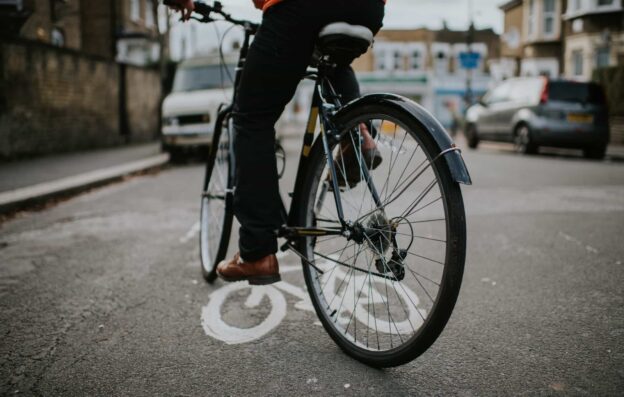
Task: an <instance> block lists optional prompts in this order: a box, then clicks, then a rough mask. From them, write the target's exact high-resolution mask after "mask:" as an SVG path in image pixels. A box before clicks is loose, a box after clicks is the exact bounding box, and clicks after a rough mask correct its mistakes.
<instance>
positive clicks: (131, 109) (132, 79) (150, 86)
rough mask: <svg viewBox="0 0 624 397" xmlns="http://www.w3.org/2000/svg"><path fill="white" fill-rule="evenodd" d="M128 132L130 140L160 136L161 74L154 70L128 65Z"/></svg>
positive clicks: (147, 139) (138, 140)
mask: <svg viewBox="0 0 624 397" xmlns="http://www.w3.org/2000/svg"><path fill="white" fill-rule="evenodd" d="M125 68H126V73H125V75H126V76H125V77H126V109H127V122H128V125H127V128H128V130H127V134H128V137H129V139H130V141H133V142H145V141H149V140H152V139H155V138H157V137H158V117H159V113H158V108H159V107H160V75H159V74H158V73H157V72H156V71H153V70H149V71H146V69H142V68H138V67H134V66H126V67H125Z"/></svg>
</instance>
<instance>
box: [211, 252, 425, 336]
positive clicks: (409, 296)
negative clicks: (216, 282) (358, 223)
mask: <svg viewBox="0 0 624 397" xmlns="http://www.w3.org/2000/svg"><path fill="white" fill-rule="evenodd" d="M318 264H319V266H321V267H323V265H328V266H331V265H330V264H329V263H318ZM301 270H302V269H301V265H287V266H282V267H281V268H280V272H281V273H282V274H285V273H290V272H295V271H301ZM331 274H332V276H330V277H329V279H326V280H324V283H327V282H331V283H332V284H333V283H335V282H336V280H338V279H343V278H344V277H346V273H343V272H340V271H335V272H334V271H333V272H331ZM353 279H354V280H355V283H356V285H359V286H361V285H363V284H364V283H365V281H366V278H365V277H364V276H356V277H353ZM358 289H361V287H359V288H358ZM241 290H250V292H249V295H248V296H247V298H246V299H245V302H244V307H246V308H250V309H253V308H257V307H258V306H259V305H260V303H261V302H262V300H263V298H264V297H265V296H266V297H267V298H268V299H269V302H270V306H271V311H270V312H269V314H268V315H267V316H266V318H265V319H264V320H263V321H262V322H260V324H257V325H255V326H253V327H250V328H239V327H236V326H233V325H230V324H228V323H227V322H226V321H224V319H223V317H222V316H221V311H222V307H223V306H224V304H225V303H226V302H227V301H228V298H229V297H230V296H234V295H236V294H235V293H236V292H237V291H241ZM330 290H331V289H330ZM282 292H285V293H287V294H289V295H292V296H294V297H295V298H297V299H298V301H297V303H295V305H294V306H295V308H296V309H298V310H305V311H310V312H314V307H313V306H312V302H311V300H310V296H309V295H308V293H307V292H306V291H305V290H304V289H303V288H301V287H298V286H296V285H293V284H290V283H288V282H286V281H280V282H278V283H276V284H273V285H268V286H251V285H249V284H248V283H247V282H238V283H231V284H226V285H225V286H223V287H221V288H219V289H217V290H216V291H214V292H213V293H212V294H210V297H209V299H210V300H209V302H208V304H207V305H206V306H204V307H203V308H202V313H201V324H202V327H203V328H204V332H205V333H206V335H208V336H211V337H213V338H215V339H218V340H220V341H222V342H225V343H227V344H240V343H248V342H251V341H254V340H257V339H259V338H261V337H263V336H264V335H266V334H268V333H269V332H271V331H272V330H273V329H274V328H276V327H277V326H278V325H279V324H280V323H281V322H282V320H283V319H284V318H285V317H286V309H287V304H286V299H285V298H284V295H283V293H282ZM365 293H366V292H365ZM396 293H397V296H398V295H401V300H403V301H404V302H408V301H410V302H411V303H412V304H413V305H416V306H417V305H418V303H419V299H418V296H417V295H416V294H415V293H414V292H413V291H412V290H411V289H409V288H408V287H407V286H405V287H402V288H401V289H399V290H397V291H396ZM230 294H233V295H230ZM366 294H367V295H368V294H369V295H368V296H370V301H371V302H372V303H384V302H385V301H384V299H383V297H382V296H381V294H380V293H379V292H378V291H377V290H375V289H373V290H372V291H370V292H368V293H366ZM348 295H349V298H348V299H346V301H348V302H347V303H346V306H345V307H344V309H343V311H341V313H338V315H337V317H336V318H337V319H338V320H340V321H338V320H337V321H338V322H339V323H344V322H346V321H347V319H349V318H350V317H351V316H349V315H348V314H349V313H350V312H351V310H350V309H348V308H349V307H355V306H356V305H357V300H352V299H355V298H354V297H351V296H350V294H348ZM345 297H346V296H345ZM343 300H345V299H344V298H343ZM349 302H350V303H349ZM360 305H364V303H363V302H362V303H360ZM416 306H415V307H412V308H409V310H407V313H406V315H407V317H406V319H405V320H404V321H399V322H398V323H394V322H393V325H394V327H395V329H396V331H397V332H409V331H410V330H412V331H413V325H417V326H420V325H421V324H422V319H424V318H425V316H426V312H425V310H423V309H418V308H416ZM341 307H342V305H341ZM363 311H364V312H366V311H365V310H360V313H357V310H356V311H355V313H354V315H355V317H356V318H357V319H358V320H359V321H361V322H362V324H366V323H367V318H366V317H364V318H360V316H362V312H363ZM343 312H344V314H347V315H346V316H341V314H343ZM314 324H317V325H321V323H320V322H319V321H318V320H316V321H315V322H314ZM375 324H377V325H379V326H380V327H381V329H385V328H388V329H390V327H391V325H390V323H389V322H388V321H387V320H383V319H376V320H375ZM383 327H385V328H383ZM376 329H377V328H376Z"/></svg>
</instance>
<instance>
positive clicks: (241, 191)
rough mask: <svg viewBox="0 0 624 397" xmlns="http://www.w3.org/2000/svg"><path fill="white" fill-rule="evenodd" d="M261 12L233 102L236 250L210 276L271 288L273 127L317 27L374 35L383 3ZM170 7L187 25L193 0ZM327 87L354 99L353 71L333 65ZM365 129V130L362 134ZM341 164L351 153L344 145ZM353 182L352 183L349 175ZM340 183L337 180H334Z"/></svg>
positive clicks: (304, 4)
mask: <svg viewBox="0 0 624 397" xmlns="http://www.w3.org/2000/svg"><path fill="white" fill-rule="evenodd" d="M252 1H253V3H254V5H255V6H256V8H258V9H261V10H263V18H262V24H261V26H260V29H259V30H258V33H257V35H256V36H255V38H254V41H253V43H252V44H251V47H250V50H249V53H248V55H247V59H246V62H245V68H244V70H243V72H242V77H241V81H240V86H239V87H238V89H239V91H238V96H237V100H236V103H235V104H234V114H233V124H234V130H235V134H236V135H235V136H236V139H235V147H234V150H235V156H236V183H235V186H236V191H235V193H234V215H235V216H236V218H237V219H238V221H239V222H240V224H241V227H240V231H239V248H240V251H239V253H237V254H236V255H235V256H234V258H232V259H231V260H226V261H223V262H221V263H220V264H219V265H218V267H217V274H218V275H219V277H221V278H222V279H224V280H226V281H240V280H249V281H250V282H253V283H254V284H270V283H273V282H276V281H279V280H280V275H279V268H278V263H277V258H276V257H275V253H276V252H277V235H276V231H277V230H278V229H279V228H280V226H281V221H282V218H281V211H280V205H281V204H280V202H281V201H280V197H279V188H278V174H277V164H276V160H275V123H276V122H277V120H278V118H279V117H280V115H281V113H282V112H283V110H284V108H285V106H286V104H287V103H288V102H289V101H290V100H291V98H292V97H293V95H294V93H295V90H296V88H297V85H298V83H299V81H300V80H301V78H302V77H303V75H304V73H305V71H306V68H307V67H308V65H309V63H310V59H311V58H312V54H313V51H314V44H315V41H316V39H317V37H318V34H319V32H320V31H321V29H322V28H323V27H324V26H326V25H328V24H330V23H333V22H347V23H350V24H353V25H363V26H366V27H367V28H369V29H370V30H371V31H372V32H373V33H374V34H376V33H377V32H378V31H379V29H381V26H382V20H383V17H384V3H385V0H252ZM175 3H176V4H175V5H173V6H172V8H174V9H176V10H178V11H180V12H181V13H182V18H183V19H184V20H188V19H189V18H190V16H191V13H192V12H193V9H194V6H193V1H192V0H175ZM332 84H333V85H334V88H335V89H336V91H337V92H338V93H339V94H340V95H341V96H342V100H343V101H344V102H346V101H350V100H352V99H355V98H357V97H359V96H360V92H359V86H358V83H357V80H356V78H355V74H354V72H353V69H352V68H351V67H350V66H348V65H346V66H339V67H338V68H337V69H336V71H335V73H334V75H333V77H332ZM364 130H365V129H364ZM363 136H364V140H363V144H362V149H363V154H364V158H365V159H366V162H367V165H368V166H369V167H372V168H374V167H375V166H377V165H378V163H379V161H380V160H381V158H380V157H379V154H378V152H377V149H376V147H375V143H374V141H373V139H372V138H371V137H370V135H369V134H368V133H366V132H364V133H363ZM341 155H342V156H343V159H344V161H345V162H346V163H348V162H349V160H348V157H351V158H352V160H351V162H353V158H354V152H353V148H350V147H346V146H345V147H343V148H342V151H341ZM353 174H354V173H353V172H347V175H346V176H345V178H346V179H347V180H346V181H344V180H340V181H338V182H339V183H340V184H341V185H345V184H349V185H350V186H353V184H354V183H357V180H359V173H358V172H357V169H356V172H355V175H353ZM354 177H355V178H356V180H353V178H354ZM341 179H342V178H341Z"/></svg>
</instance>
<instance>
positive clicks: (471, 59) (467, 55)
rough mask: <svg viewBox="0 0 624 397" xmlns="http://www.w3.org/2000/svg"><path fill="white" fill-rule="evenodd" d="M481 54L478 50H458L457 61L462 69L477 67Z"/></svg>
mask: <svg viewBox="0 0 624 397" xmlns="http://www.w3.org/2000/svg"><path fill="white" fill-rule="evenodd" d="M480 61H481V54H479V53H478V52H460V53H459V63H460V65H461V67H462V69H476V68H478V67H479V62H480Z"/></svg>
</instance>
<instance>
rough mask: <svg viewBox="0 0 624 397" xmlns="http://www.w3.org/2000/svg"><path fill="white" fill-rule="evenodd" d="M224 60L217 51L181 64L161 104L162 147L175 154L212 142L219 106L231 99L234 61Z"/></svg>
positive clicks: (173, 155) (172, 154)
mask: <svg viewBox="0 0 624 397" xmlns="http://www.w3.org/2000/svg"><path fill="white" fill-rule="evenodd" d="M225 61H226V62H225V64H223V63H222V62H221V57H220V56H218V55H215V56H207V57H201V58H193V59H189V60H185V61H183V62H181V63H180V64H179V65H178V68H177V70H176V74H175V78H174V80H173V88H172V91H171V93H170V94H169V95H168V96H167V97H166V98H165V100H164V102H163V105H162V115H163V122H162V147H163V150H165V151H167V152H169V153H170V154H171V156H172V157H175V156H177V155H178V154H180V153H181V152H182V151H183V150H182V149H185V148H191V147H198V146H207V145H209V144H210V143H211V140H212V132H213V128H214V121H215V119H216V118H217V112H218V109H219V106H220V105H221V104H222V103H229V102H230V101H231V99H232V85H233V82H232V81H233V79H234V69H235V62H231V59H230V60H229V62H228V59H227V58H226V60H225Z"/></svg>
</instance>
